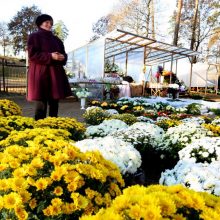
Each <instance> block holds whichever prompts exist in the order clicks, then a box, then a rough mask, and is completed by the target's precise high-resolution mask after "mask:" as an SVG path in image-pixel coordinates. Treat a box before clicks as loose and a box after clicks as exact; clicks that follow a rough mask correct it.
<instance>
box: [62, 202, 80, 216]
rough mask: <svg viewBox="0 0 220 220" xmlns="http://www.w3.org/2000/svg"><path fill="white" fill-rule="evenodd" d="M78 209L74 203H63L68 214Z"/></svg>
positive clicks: (65, 212) (63, 208) (64, 210)
mask: <svg viewBox="0 0 220 220" xmlns="http://www.w3.org/2000/svg"><path fill="white" fill-rule="evenodd" d="M76 210H77V208H76V206H75V204H74V203H65V204H63V205H62V211H63V213H64V214H66V215H70V214H72V213H73V212H75V211H76Z"/></svg>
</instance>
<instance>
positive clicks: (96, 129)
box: [85, 119, 128, 137]
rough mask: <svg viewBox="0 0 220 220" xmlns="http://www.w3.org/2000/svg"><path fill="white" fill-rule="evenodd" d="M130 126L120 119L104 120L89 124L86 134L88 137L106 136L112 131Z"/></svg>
mask: <svg viewBox="0 0 220 220" xmlns="http://www.w3.org/2000/svg"><path fill="white" fill-rule="evenodd" d="M124 128H128V125H127V124H126V123H125V122H123V121H121V120H118V119H111V120H104V121H103V122H102V123H101V124H99V125H94V126H89V127H88V128H87V129H86V132H85V135H86V136H87V137H105V136H107V135H109V134H111V133H112V132H115V131H117V130H120V129H124Z"/></svg>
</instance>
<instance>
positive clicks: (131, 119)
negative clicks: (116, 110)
mask: <svg viewBox="0 0 220 220" xmlns="http://www.w3.org/2000/svg"><path fill="white" fill-rule="evenodd" d="M110 119H118V120H121V121H123V122H125V123H126V124H127V125H132V124H134V123H135V122H137V118H136V117H135V116H134V115H132V114H129V113H124V114H117V115H112V116H111V118H110Z"/></svg>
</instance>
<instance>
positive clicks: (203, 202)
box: [80, 185, 220, 220]
mask: <svg viewBox="0 0 220 220" xmlns="http://www.w3.org/2000/svg"><path fill="white" fill-rule="evenodd" d="M219 204H220V198H219V197H217V196H213V195H209V194H205V193H198V192H195V191H193V190H189V189H187V188H185V187H183V186H181V185H176V186H161V185H155V186H154V185H153V186H149V187H144V186H139V185H135V186H131V187H128V188H126V189H124V190H123V194H122V195H121V196H118V197H117V198H116V199H115V200H114V201H113V202H112V205H111V206H110V207H109V208H107V209H102V210H100V211H99V212H98V213H97V214H96V215H95V216H84V217H82V218H80V219H81V220H99V219H108V220H115V219H118V220H126V219H146V220H147V219H155V220H156V219H189V220H199V219H220V209H219Z"/></svg>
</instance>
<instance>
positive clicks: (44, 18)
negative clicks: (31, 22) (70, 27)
mask: <svg viewBox="0 0 220 220" xmlns="http://www.w3.org/2000/svg"><path fill="white" fill-rule="evenodd" d="M45 21H52V22H53V18H52V17H51V16H50V15H47V14H42V15H39V16H38V17H37V18H36V21H35V23H36V25H37V26H38V27H40V26H41V24H42V23H43V22H45Z"/></svg>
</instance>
